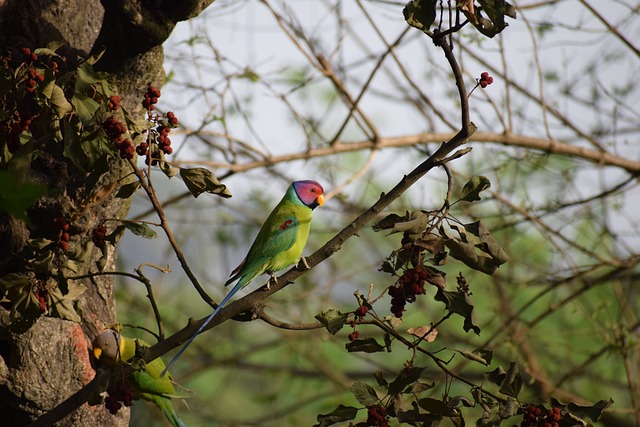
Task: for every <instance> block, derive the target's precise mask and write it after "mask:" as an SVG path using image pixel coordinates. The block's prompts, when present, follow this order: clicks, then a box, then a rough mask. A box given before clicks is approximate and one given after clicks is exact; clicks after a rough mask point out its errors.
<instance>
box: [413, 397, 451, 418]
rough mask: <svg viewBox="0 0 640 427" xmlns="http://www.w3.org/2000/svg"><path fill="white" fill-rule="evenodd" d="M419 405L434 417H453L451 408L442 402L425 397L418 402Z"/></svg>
mask: <svg viewBox="0 0 640 427" xmlns="http://www.w3.org/2000/svg"><path fill="white" fill-rule="evenodd" d="M418 405H420V407H421V408H422V409H424V410H426V411H429V413H430V414H433V415H439V416H441V417H448V416H449V415H451V408H450V407H449V405H447V404H446V403H444V402H443V401H442V400H438V399H433V398H430V397H425V398H422V399H420V400H418Z"/></svg>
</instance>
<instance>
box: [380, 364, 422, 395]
mask: <svg viewBox="0 0 640 427" xmlns="http://www.w3.org/2000/svg"><path fill="white" fill-rule="evenodd" d="M424 370H425V368H419V367H409V368H404V369H402V370H401V371H400V373H399V374H398V376H397V377H396V379H395V380H393V382H392V383H391V384H389V394H399V393H402V392H403V391H404V389H405V388H407V387H408V386H410V385H412V384H413V383H415V382H416V381H418V380H419V379H420V377H421V376H422V372H423V371H424Z"/></svg>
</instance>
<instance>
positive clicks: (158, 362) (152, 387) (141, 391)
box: [93, 331, 185, 427]
mask: <svg viewBox="0 0 640 427" xmlns="http://www.w3.org/2000/svg"><path fill="white" fill-rule="evenodd" d="M138 342H139V343H140V344H141V345H144V346H149V344H147V343H145V342H144V341H142V340H138ZM135 354H136V340H134V339H132V338H127V337H123V336H121V335H120V334H119V333H117V332H115V331H105V332H103V333H101V334H100V335H98V336H97V337H96V339H95V340H93V355H94V357H95V359H96V360H97V361H98V362H99V363H103V364H106V365H108V366H114V365H117V364H119V363H122V362H127V361H129V360H131V359H132V358H133V357H134V356H135ZM164 370H165V364H164V362H163V361H162V359H160V358H158V359H154V360H152V361H151V362H149V363H147V364H146V365H145V369H144V370H140V371H134V372H132V373H131V374H130V375H129V377H128V382H129V384H130V385H131V388H132V389H133V392H134V398H136V399H144V400H148V401H149V402H152V403H154V404H155V405H156V406H157V407H158V408H159V409H160V410H161V411H162V413H163V414H164V416H165V417H166V418H167V420H168V421H169V422H170V423H171V425H172V426H174V427H185V424H184V423H183V422H182V420H181V419H180V418H179V417H178V414H177V413H176V411H175V409H174V408H173V404H172V403H171V397H175V394H176V389H175V387H174V385H173V379H172V378H171V375H164V376H162V377H161V376H160V374H161V373H162V372H164Z"/></svg>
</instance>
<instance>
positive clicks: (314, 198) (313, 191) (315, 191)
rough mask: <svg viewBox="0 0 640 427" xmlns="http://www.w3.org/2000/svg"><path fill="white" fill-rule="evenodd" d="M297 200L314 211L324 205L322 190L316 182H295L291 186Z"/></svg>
mask: <svg viewBox="0 0 640 427" xmlns="http://www.w3.org/2000/svg"><path fill="white" fill-rule="evenodd" d="M291 187H293V190H294V191H295V193H296V196H297V197H298V200H300V201H301V202H302V204H303V205H305V206H306V207H308V208H309V209H315V208H317V207H318V206H322V205H323V204H324V189H323V188H322V185H320V184H319V183H318V182H316V181H309V180H305V181H296V182H294V183H293V184H291Z"/></svg>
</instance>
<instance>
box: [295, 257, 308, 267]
mask: <svg viewBox="0 0 640 427" xmlns="http://www.w3.org/2000/svg"><path fill="white" fill-rule="evenodd" d="M300 263H302V264H303V265H304V268H306V269H307V270H308V269H310V268H311V267H309V264H308V263H307V259H306V258H305V257H301V258H300V260H299V261H298V262H297V263H296V267H298V266H299V265H300Z"/></svg>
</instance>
